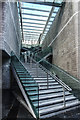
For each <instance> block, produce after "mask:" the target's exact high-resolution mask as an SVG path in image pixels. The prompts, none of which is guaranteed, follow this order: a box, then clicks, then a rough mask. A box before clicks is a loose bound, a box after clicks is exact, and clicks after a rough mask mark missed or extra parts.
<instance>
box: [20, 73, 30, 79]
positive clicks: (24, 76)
mask: <svg viewBox="0 0 80 120" xmlns="http://www.w3.org/2000/svg"><path fill="white" fill-rule="evenodd" d="M19 77H20V78H26V77H31V76H30V75H29V74H26V75H19Z"/></svg>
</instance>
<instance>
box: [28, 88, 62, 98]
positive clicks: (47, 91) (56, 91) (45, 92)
mask: <svg viewBox="0 0 80 120" xmlns="http://www.w3.org/2000/svg"><path fill="white" fill-rule="evenodd" d="M58 92H63V88H61V89H46V90H42V91H39V95H43V94H49V93H50V94H51V93H53V94H54V93H58ZM28 93H29V95H34V96H35V95H36V92H35V91H33V92H31V91H28Z"/></svg>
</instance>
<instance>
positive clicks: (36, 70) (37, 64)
mask: <svg viewBox="0 0 80 120" xmlns="http://www.w3.org/2000/svg"><path fill="white" fill-rule="evenodd" d="M36 75H37V77H38V64H37V63H36Z"/></svg>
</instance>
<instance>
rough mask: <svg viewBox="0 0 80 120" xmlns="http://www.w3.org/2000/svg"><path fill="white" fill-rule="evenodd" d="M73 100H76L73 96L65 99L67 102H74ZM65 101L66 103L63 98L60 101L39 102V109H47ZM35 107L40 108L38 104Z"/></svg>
mask: <svg viewBox="0 0 80 120" xmlns="http://www.w3.org/2000/svg"><path fill="white" fill-rule="evenodd" d="M73 100H76V98H75V97H74V96H73V95H69V96H66V97H65V102H68V101H73ZM63 101H64V99H63V97H62V98H60V99H58V98H57V99H56V100H55V99H52V100H46V101H43V102H39V108H41V109H43V108H44V107H47V106H51V105H54V104H60V103H63ZM34 105H35V106H36V107H38V105H37V103H36V102H35V103H34Z"/></svg>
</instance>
